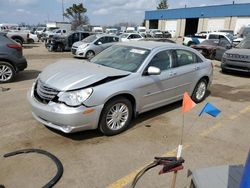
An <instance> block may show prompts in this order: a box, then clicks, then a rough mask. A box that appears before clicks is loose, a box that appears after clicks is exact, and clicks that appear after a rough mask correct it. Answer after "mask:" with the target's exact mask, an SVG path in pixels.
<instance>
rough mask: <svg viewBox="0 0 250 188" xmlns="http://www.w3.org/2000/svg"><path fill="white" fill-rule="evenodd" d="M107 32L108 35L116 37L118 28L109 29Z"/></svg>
mask: <svg viewBox="0 0 250 188" xmlns="http://www.w3.org/2000/svg"><path fill="white" fill-rule="evenodd" d="M105 32H106V33H107V34H110V35H116V34H117V33H118V29H116V28H107V29H106V31H105Z"/></svg>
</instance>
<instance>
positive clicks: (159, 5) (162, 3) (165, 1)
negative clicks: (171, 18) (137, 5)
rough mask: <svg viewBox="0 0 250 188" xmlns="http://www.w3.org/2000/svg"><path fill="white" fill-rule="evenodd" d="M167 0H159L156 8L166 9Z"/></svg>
mask: <svg viewBox="0 0 250 188" xmlns="http://www.w3.org/2000/svg"><path fill="white" fill-rule="evenodd" d="M168 7H169V5H168V1H167V0H161V2H160V3H159V4H158V7H157V9H168Z"/></svg>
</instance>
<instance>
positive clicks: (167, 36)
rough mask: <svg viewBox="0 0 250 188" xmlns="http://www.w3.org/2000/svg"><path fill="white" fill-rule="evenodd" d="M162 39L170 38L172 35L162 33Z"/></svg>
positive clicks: (166, 32) (165, 32)
mask: <svg viewBox="0 0 250 188" xmlns="http://www.w3.org/2000/svg"><path fill="white" fill-rule="evenodd" d="M162 38H172V35H171V33H169V32H168V31H162Z"/></svg>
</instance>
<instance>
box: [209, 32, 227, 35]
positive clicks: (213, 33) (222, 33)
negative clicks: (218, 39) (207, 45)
mask: <svg viewBox="0 0 250 188" xmlns="http://www.w3.org/2000/svg"><path fill="white" fill-rule="evenodd" d="M209 34H212V35H226V34H228V33H227V32H211V33H209Z"/></svg>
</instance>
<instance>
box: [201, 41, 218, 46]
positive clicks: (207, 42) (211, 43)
mask: <svg viewBox="0 0 250 188" xmlns="http://www.w3.org/2000/svg"><path fill="white" fill-rule="evenodd" d="M218 43H219V40H204V41H203V42H202V43H200V45H211V46H217V45H218Z"/></svg>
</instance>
